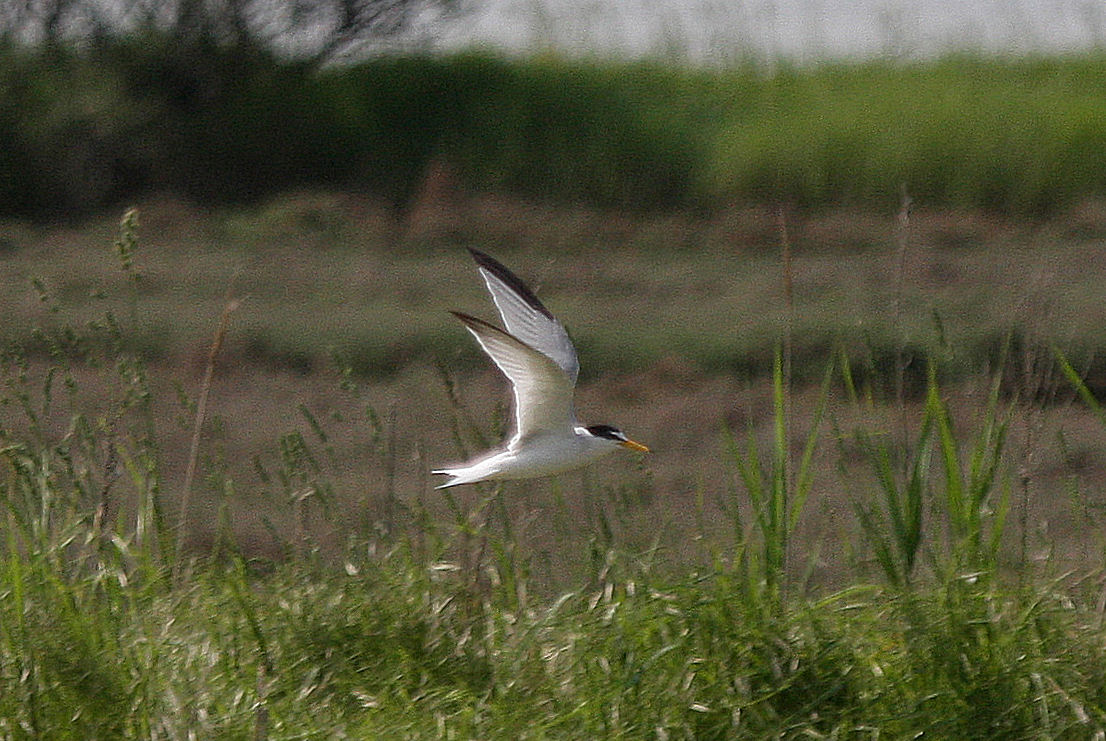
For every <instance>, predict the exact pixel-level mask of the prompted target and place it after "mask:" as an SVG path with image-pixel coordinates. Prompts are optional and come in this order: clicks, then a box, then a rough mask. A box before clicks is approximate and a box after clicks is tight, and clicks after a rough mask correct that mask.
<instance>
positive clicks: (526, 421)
mask: <svg viewBox="0 0 1106 741" xmlns="http://www.w3.org/2000/svg"><path fill="white" fill-rule="evenodd" d="M469 252H471V253H472V257H473V259H475V260H476V264H477V266H478V267H479V269H480V274H481V275H482V276H483V277H484V283H485V284H486V285H487V286H488V291H489V292H490V293H491V295H492V300H493V301H494V302H495V305H496V308H498V309H499V315H500V317H502V319H503V325H504V327H505V328H506V329H505V330H503V329H500V328H499V327H496V326H494V325H492V324H489V323H487V322H485V321H483V320H481V319H477V318H476V317H473V316H469V315H468V314H462V313H461V312H458V311H454V312H451V313H452V314H453V315H454V316H455V317H457V318H458V319H460V320H461V321H462V322H464V325H465V326H466V327H467V328H468V330H469V331H470V332H472V334H473V336H474V337H476V341H477V342H479V343H480V347H482V348H483V349H484V352H486V353H487V354H488V355H489V357H491V359H492V362H494V363H495V364H496V365H497V366H498V367H499V370H501V371H503V375H505V376H507V380H508V381H510V382H511V386H512V387H513V389H514V401H515V404H514V407H515V432H514V436H513V437H511V439H510V440H509V441H508V442H507V444H506V446H505V447H503V448H501V449H498V450H492V451H489V452H488V453H486V454H484V455H482V456H479V457H477V458H474V459H473V460H471V461H469V462H467V463H465V464H463V465H461V466H458V467H456V468H443V469H439V470H436V471H432V473H436V474H443V475H446V476H449V477H450V478H449V480H448V481H446V482H445V483H444V484H441V485H440V486H438V487H437V488H439V489H444V488H446V487H449V486H458V485H459V484H472V483H476V482H478V481H499V480H504V479H530V478H537V477H539V476H550V475H553V474H557V473H562V472H564V471H570V470H572V469H574V468H579V467H580V466H583V465H586V464H588V463H591V462H592V461H594V460H596V459H598V458H601V457H602V456H604V455H607V454H608V453H612V452H614V451H615V450H617V449H619V448H620V447H621V448H627V449H629V450H636V451H639V452H642V453H647V452H649V448H647V447H645V446H644V445H642V444H641V443H636V442H634V441H633V440H630V439H629V438H627V437H626V435H624V434H623V433H622V431H621V430H619V429H618V428H617V427H611V426H610V425H590V426H586V427H585V426H583V425H581V424H580V423H579V422H577V421H576V412H575V409H574V406H573V402H572V396H573V390H574V388H575V386H576V376H577V375H578V373H579V370H580V363H579V361H578V360H577V358H576V348H574V347H573V346H572V340H571V339H569V336H568V333H567V332H565V328H564V327H563V326H562V325H561V323H560V322H559V321H557V318H556V317H554V316H553V314H551V313H550V312H549V309H547V308H545V306H544V305H542V302H541V301H539V300H538V297H537V296H535V295H534V292H533V291H531V290H530V289H529V288H528V287H527V286H526V284H525V283H523V282H522V281H521V280H519V278H518V277H517V276H516V275H515V274H514V273H512V272H511V271H510V270H508V269H507V268H505V267H503V265H501V264H500V263H499V262H498V261H497V260H495V259H494V258H491V257H489V256H488V255H485V254H484V253H483V252H479V251H477V250H474V249H470V250H469Z"/></svg>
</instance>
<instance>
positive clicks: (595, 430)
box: [585, 425, 649, 453]
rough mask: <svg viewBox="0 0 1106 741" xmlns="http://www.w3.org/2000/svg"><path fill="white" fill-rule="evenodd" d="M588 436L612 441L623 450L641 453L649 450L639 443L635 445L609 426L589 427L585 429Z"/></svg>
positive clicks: (618, 430) (616, 429)
mask: <svg viewBox="0 0 1106 741" xmlns="http://www.w3.org/2000/svg"><path fill="white" fill-rule="evenodd" d="M585 429H587V431H588V434H590V435H592V436H593V437H605V438H607V439H608V440H613V441H614V442H616V443H618V444H619V445H621V446H622V447H624V448H629V449H630V450H637V451H639V452H641V453H648V452H649V448H647V447H645V446H644V445H642V444H641V443H636V442H634V441H633V440H631V439H630V438H628V437H626V435H625V434H623V432H622V430H620V429H618V428H617V427H612V426H611V425H589V426H588V427H587V428H585Z"/></svg>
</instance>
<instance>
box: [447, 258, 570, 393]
mask: <svg viewBox="0 0 1106 741" xmlns="http://www.w3.org/2000/svg"><path fill="white" fill-rule="evenodd" d="M469 252H471V253H472V257H473V259H474V260H476V264H477V265H479V266H480V274H481V275H482V276H484V283H485V284H487V286H488V291H489V292H490V293H491V294H492V300H493V301H495V306H496V308H497V309H499V315H500V316H501V317H502V318H503V326H504V327H506V328H507V332H509V333H510V334H511V335H512V336H514V337H515V338H517V339H519V340H520V341H522V343H523V344H525V345H528V346H529V347H531V348H533V349H534V350H537V351H538V352H540V353H542V354H544V355H546V356H548V357H550V358H552V359H553V362H554V363H556V364H557V365H558V366H560V367H561V370H563V371H564V372H565V375H566V376H567V377H568V379H569V384H570V387H571V386H575V385H576V376H577V375H579V373H580V361H579V360H578V359H577V358H576V348H575V347H573V346H572V340H571V339H569V336H568V332H566V331H565V328H564V327H563V326H562V325H561V323H560V322H559V321H557V318H556V317H555V316H553V314H551V313H550V311H549V309H547V308H545V306H543V305H542V302H541V301H539V300H538V297H537V296H535V295H534V292H533V291H531V290H530V289H529V287H527V285H526V284H525V283H523V282H522V281H521V280H520V279H519V278H518V276H517V275H515V274H514V273H512V272H511V271H510V270H508V269H507V268H505V267H503V265H501V264H500V263H499V261H498V260H496V259H495V258H492V257H489V256H488V255H485V254H484V253H483V252H480V251H478V250H474V249H471V248H470V249H469ZM470 329H471V327H470ZM485 349H486V348H485Z"/></svg>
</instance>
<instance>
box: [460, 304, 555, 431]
mask: <svg viewBox="0 0 1106 741" xmlns="http://www.w3.org/2000/svg"><path fill="white" fill-rule="evenodd" d="M453 315H454V316H456V317H457V318H458V319H460V320H461V321H462V322H464V323H465V326H466V327H468V330H469V331H470V332H472V334H473V336H474V337H476V341H477V342H479V343H480V347H482V348H484V352H486V353H487V354H488V356H489V357H491V359H492V361H493V362H494V363H495V364H496V365H497V366H498V367H499V369H500V370H501V371H503V375H505V376H507V380H509V381H510V382H511V385H512V386H513V387H514V397H515V436H514V438H512V440H511V442H510V447H512V448H513V447H514V446H515V445H516V444H518V442H519V441H520V440H524V439H526V438H529V437H533V436H538V435H544V434H549V433H556V434H559V435H567V436H571V435H572V434H573V428H574V427H575V425H576V415H575V413H574V411H573V404H572V389H573V383H572V381H571V380H570V379H569V376H568V375H567V374H566V373H565V371H564V370H563V369H562V368H561V367H560V366H559V365H558V364H557V363H556V362H554V360H553V359H552V358H551V357H549V356H548V355H547V354H545V353H542V352H538V351H537V350H535V349H534V348H532V347H530V346H529V345H527V344H525V343H524V342H522V341H521V340H520V339H518V338H516V337H514V336H512V335H510V334H508V333H506V332H504V331H503V330H502V329H499V328H498V327H496V326H494V325H491V324H488V323H487V322H485V321H483V320H481V319H477V318H476V317H472V316H469V315H467V314H461V313H459V312H453Z"/></svg>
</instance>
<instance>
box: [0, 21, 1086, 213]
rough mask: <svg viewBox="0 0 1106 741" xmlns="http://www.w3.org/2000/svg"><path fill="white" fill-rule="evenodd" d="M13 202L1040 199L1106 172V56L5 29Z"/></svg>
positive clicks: (0, 131)
mask: <svg viewBox="0 0 1106 741" xmlns="http://www.w3.org/2000/svg"><path fill="white" fill-rule="evenodd" d="M0 144H3V146H0V212H3V213H6V214H9V215H20V216H31V217H52V216H58V215H66V214H73V213H79V212H87V211H91V210H95V209H99V208H103V207H107V206H115V205H118V204H119V203H120V202H122V201H125V200H126V199H128V198H132V197H135V196H137V195H141V194H143V193H147V192H151V191H155V190H160V191H171V192H176V193H180V194H182V195H185V196H187V197H189V198H191V199H193V200H195V201H196V202H198V203H206V204H211V203H227V202H242V201H250V200H255V199H258V198H262V197H266V196H271V195H272V194H273V193H274V192H279V191H280V190H283V189H288V188H295V187H302V186H310V185H326V186H328V187H334V188H351V189H357V190H362V191H367V192H369V193H372V194H374V195H378V196H380V197H382V198H385V199H387V200H388V201H389V202H391V203H392V204H393V205H394V206H395V207H396V208H397V209H399V210H402V209H403V208H404V207H405V206H406V205H408V204H409V203H410V201H411V198H412V196H413V194H414V193H416V192H417V190H418V188H419V187H420V184H421V183H423V182H424V180H425V178H426V174H427V172H428V171H429V170H431V169H432V167H433V165H434V164H435V163H439V164H440V163H447V164H448V165H449V167H450V168H451V171H453V172H456V173H457V174H458V175H459V179H460V181H461V184H462V185H464V186H467V187H471V188H474V189H478V190H485V191H486V190H492V191H501V192H509V193H514V194H518V195H523V196H526V197H534V198H540V199H544V200H551V201H561V202H572V203H586V204H588V205H591V206H597V207H601V208H631V209H657V208H680V207H689V206H690V207H699V208H709V207H711V206H713V205H716V204H718V203H721V202H725V203H730V202H734V201H745V202H748V201H757V202H774V203H775V202H782V203H788V204H791V205H795V206H800V207H822V206H834V205H841V204H862V205H876V206H880V207H884V206H886V205H887V204H888V203H894V202H897V200H898V198H899V193H900V191H901V188H902V186H903V185H905V186H906V187H907V189H908V190H909V192H910V193H911V194H912V195H913V197H914V198H915V200H916V201H918V202H920V203H922V204H925V205H930V206H954V207H972V208H984V209H990V210H996V211H1002V212H1006V213H1017V214H1027V215H1039V214H1042V213H1049V212H1054V211H1056V210H1058V209H1061V208H1063V207H1065V206H1066V205H1069V204H1071V203H1073V202H1074V201H1076V200H1078V199H1081V198H1085V197H1093V196H1100V195H1102V194H1103V193H1106V56H1103V55H1091V56H1083V57H1071V58H1040V59H998V58H980V57H950V58H945V59H941V60H936V61H929V62H913V63H909V64H905V63H896V62H892V61H877V62H866V63H849V64H822V65H816V66H811V67H803V68H788V67H782V68H777V69H774V70H771V71H769V70H768V69H766V68H764V67H761V66H755V65H749V66H745V67H737V68H731V69H725V70H702V69H699V70H690V69H686V68H679V67H676V66H663V65H660V64H657V63H648V62H636V63H632V64H616V63H609V62H596V61H566V60H563V59H559V58H552V57H535V58H530V59H526V60H507V59H504V58H499V57H495V56H491V55H487V54H476V53H465V54H458V55H453V56H444V57H443V56H400V57H395V56H392V57H378V58H373V59H370V60H367V61H364V62H361V63H359V64H356V65H349V66H341V67H337V66H336V67H330V68H324V69H322V70H319V69H317V68H315V67H313V66H311V65H308V64H297V63H289V62H283V61H280V60H278V59H276V58H274V57H273V56H271V55H270V54H268V53H266V52H264V51H261V50H259V49H256V48H248V47H247V48H240V47H233V48H225V47H220V46H219V45H218V44H215V43H210V44H209V45H207V46H204V47H203V48H195V47H188V48H184V47H181V46H179V45H177V44H174V43H172V42H170V41H168V40H166V39H162V38H159V37H157V36H144V37H141V38H131V39H125V40H121V41H120V40H112V41H110V42H103V43H102V44H91V45H89V46H88V47H86V48H81V49H75V48H74V49H66V48H63V47H57V46H53V47H50V48H48V49H42V50H33V51H28V50H26V49H15V48H5V49H0Z"/></svg>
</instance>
